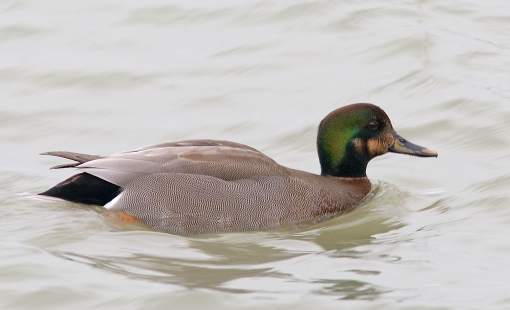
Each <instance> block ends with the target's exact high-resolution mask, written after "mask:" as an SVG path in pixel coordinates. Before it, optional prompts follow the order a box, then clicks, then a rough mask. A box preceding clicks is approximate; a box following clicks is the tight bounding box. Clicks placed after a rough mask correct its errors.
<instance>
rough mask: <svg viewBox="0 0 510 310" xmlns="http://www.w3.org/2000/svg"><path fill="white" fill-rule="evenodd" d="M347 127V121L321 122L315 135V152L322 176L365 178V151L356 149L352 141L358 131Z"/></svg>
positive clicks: (328, 119) (327, 119)
mask: <svg viewBox="0 0 510 310" xmlns="http://www.w3.org/2000/svg"><path fill="white" fill-rule="evenodd" d="M348 125H349V123H348V121H342V120H338V119H331V118H326V119H324V120H323V121H322V122H321V124H320V126H319V132H318V134H317V151H318V153H319V160H320V163H321V174H322V175H331V176H336V177H346V178H359V177H365V176H366V169H367V164H368V161H369V160H370V159H369V158H367V156H366V153H367V152H366V150H359V149H356V146H355V144H354V142H353V141H355V137H356V135H357V133H358V131H357V130H355V129H353V127H352V126H348ZM363 147H366V145H363ZM358 148H359V146H358Z"/></svg>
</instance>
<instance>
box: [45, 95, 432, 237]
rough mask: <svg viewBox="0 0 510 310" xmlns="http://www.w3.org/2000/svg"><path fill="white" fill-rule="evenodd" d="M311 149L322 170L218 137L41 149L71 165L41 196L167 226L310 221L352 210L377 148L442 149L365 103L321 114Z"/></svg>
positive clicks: (193, 230) (192, 229) (428, 153)
mask: <svg viewBox="0 0 510 310" xmlns="http://www.w3.org/2000/svg"><path fill="white" fill-rule="evenodd" d="M317 152H318V157H319V162H320V167H321V171H320V174H319V173H317V174H316V173H310V172H306V171H301V170H296V169H292V168H288V167H285V166H282V165H280V164H278V163H277V162H276V161H275V160H273V159H272V158H270V157H268V156H267V155H265V154H263V153H262V152H260V151H259V150H257V149H255V148H253V147H250V146H247V145H244V144H241V143H236V142H231V141H223V140H183V141H177V142H169V143H162V144H157V145H152V146H148V147H143V148H139V149H136V150H134V151H128V152H120V153H114V154H111V155H108V156H101V155H90V154H82V153H75V152H63V151H55V152H46V153H42V155H50V156H56V157H61V158H65V159H68V160H71V161H72V162H71V163H65V164H61V165H58V166H55V167H52V168H53V169H64V168H65V169H67V168H72V169H76V174H74V175H73V176H71V177H69V178H68V179H66V180H64V181H62V182H61V183H58V184H57V185H55V186H53V187H51V188H50V189H48V190H47V191H45V192H42V193H40V195H43V196H50V197H54V198H60V199H64V200H67V201H71V202H75V203H81V204H89V205H99V206H103V207H104V208H105V209H107V210H108V212H110V213H112V214H118V215H119V216H121V217H122V218H125V219H129V220H132V221H136V222H139V223H141V224H143V225H146V226H148V227H149V228H151V229H153V230H156V231H160V232H166V233H170V234H177V235H193V234H204V233H224V232H245V231H262V230H271V229H277V228H279V227H282V226H295V225H311V224H314V223H319V222H322V221H325V220H327V219H331V218H333V217H337V216H340V215H342V214H346V213H347V212H350V211H352V210H354V209H356V207H357V206H359V205H360V203H361V201H363V199H364V198H365V197H366V196H367V194H368V193H369V192H370V190H371V183H370V181H369V179H368V178H367V175H366V169H367V165H368V163H369V162H370V160H372V159H373V158H375V157H377V156H381V155H383V154H386V153H388V152H392V153H399V154H407V155H412V156H419V157H437V156H438V154H437V152H435V151H433V150H430V149H428V148H425V147H422V146H419V145H417V144H413V143H411V142H410V141H408V140H406V139H404V138H402V137H401V136H400V135H399V134H397V132H396V131H395V130H394V129H393V126H392V123H391V121H390V119H389V117H388V116H387V114H386V113H385V112H384V111H383V110H382V109H381V108H380V107H378V106H376V105H374V104H370V103H355V104H350V105H346V106H343V107H340V108H338V109H336V110H334V111H332V112H330V113H329V114H328V115H326V117H324V119H322V121H321V122H320V124H319V126H318V133H317Z"/></svg>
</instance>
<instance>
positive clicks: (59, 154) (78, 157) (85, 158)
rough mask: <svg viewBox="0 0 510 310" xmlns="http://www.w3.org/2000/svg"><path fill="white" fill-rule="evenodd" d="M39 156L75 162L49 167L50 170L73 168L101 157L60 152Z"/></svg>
mask: <svg viewBox="0 0 510 310" xmlns="http://www.w3.org/2000/svg"><path fill="white" fill-rule="evenodd" d="M41 155H49V156H56V157H62V158H65V159H69V160H73V161H75V163H69V164H62V165H57V166H54V167H51V168H50V169H61V168H73V167H76V166H78V165H81V164H83V163H86V162H88V161H91V160H96V159H100V158H102V156H98V155H89V154H81V153H74V152H62V151H56V152H45V153H41Z"/></svg>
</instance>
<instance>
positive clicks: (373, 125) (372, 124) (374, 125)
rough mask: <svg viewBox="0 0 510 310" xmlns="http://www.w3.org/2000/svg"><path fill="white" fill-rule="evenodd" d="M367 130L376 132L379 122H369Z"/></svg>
mask: <svg viewBox="0 0 510 310" xmlns="http://www.w3.org/2000/svg"><path fill="white" fill-rule="evenodd" d="M367 127H368V129H370V130H374V131H375V130H378V129H379V122H378V121H370V122H369V123H368V125H367Z"/></svg>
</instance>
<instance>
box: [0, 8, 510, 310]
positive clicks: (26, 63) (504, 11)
mask: <svg viewBox="0 0 510 310" xmlns="http://www.w3.org/2000/svg"><path fill="white" fill-rule="evenodd" d="M509 33H510V3H509V2H508V1H504V0H500V1H439V0H436V1H433V0H430V1H425V0H423V1H412V0H410V1H384V2H383V1H354V0H352V1H337V2H332V1H315V2H310V1H279V2H270V1H252V0H247V1H243V2H239V1H228V0H221V1H215V2H214V3H212V2H209V1H207V2H199V1H196V2H191V1H162V0H151V1H134V0H128V1H126V0H123V1H120V0H90V1H83V2H76V1H74V2H70V1H57V0H50V1H35V0H12V1H9V0H3V1H1V2H0V150H1V151H2V155H1V156H0V184H1V186H0V308H2V309H86V308H97V309H169V308H172V309H187V308H196V309H204V308H208V309H258V308H274V307H276V308H281V309H293V310H295V309H310V308H314V309H339V308H341V309H508V308H510V284H509V281H508V279H509V278H510V259H509V255H510V242H509V237H508V236H509V235H510V225H509V224H510V194H509V193H508V188H509V185H510V164H509V163H510V161H509V158H510V152H509V147H510V135H509V134H508V133H509V129H510V105H509V104H508V103H509V100H510V36H509ZM351 102H372V103H375V104H378V105H379V106H381V107H382V108H383V109H384V110H385V111H386V112H387V113H388V115H389V116H390V118H391V119H392V121H393V125H394V126H395V128H396V129H397V130H398V131H399V132H400V133H401V134H402V136H404V137H406V138H408V139H409V140H411V141H413V142H416V143H418V144H421V145H425V146H428V147H430V148H433V149H435V150H437V151H438V152H439V158H437V159H422V158H413V157H407V156H399V155H395V154H390V155H385V156H383V157H380V158H378V159H376V160H374V161H373V162H371V164H370V165H369V168H368V175H369V177H370V178H371V180H372V181H373V183H374V190H373V192H372V194H371V197H369V199H367V201H366V202H365V203H364V204H363V205H362V206H361V207H360V208H359V209H358V210H356V211H354V212H353V213H351V214H349V215H346V216H344V217H340V218H336V219H334V220H331V221H328V222H324V223H322V224H320V225H318V226H313V227H304V228H302V229H299V230H292V231H285V230H282V231H277V232H260V233H242V234H224V235H209V236H200V237H195V238H188V237H179V236H173V235H167V234H161V233H155V232H151V231H147V230H144V229H141V228H139V227H131V226H123V225H120V224H119V223H115V222H112V221H111V220H109V219H107V218H105V217H104V216H103V215H102V213H101V212H100V210H99V209H92V208H89V207H85V206H81V205H77V204H71V203H66V202H61V201H48V200H40V199H37V198H35V197H34V196H33V194H35V193H37V192H40V191H42V190H45V189H47V188H48V187H50V186H52V185H54V184H55V183H56V182H59V181H60V180H62V179H63V178H65V177H67V176H69V175H70V174H71V173H72V172H71V171H68V172H66V171H50V170H48V167H50V166H51V165H54V164H57V163H59V161H57V160H54V159H52V158H47V157H43V156H38V155H37V154H38V153H40V152H44V151H50V150H70V151H78V152H85V153H97V154H108V153H112V152H117V151H121V150H130V149H136V148H138V147H141V146H144V145H150V144H156V143H161V142H165V141H174V140H179V139H193V138H217V139H227V140H233V141H237V142H241V143H245V144H248V145H251V146H253V147H256V148H258V149H260V150H261V151H263V152H265V153H266V154H268V155H269V156H271V157H273V158H274V159H275V160H277V161H278V162H280V163H282V164H284V165H286V166H290V167H293V168H297V169H303V170H307V171H312V172H318V171H319V163H318V159H317V154H316V150H315V134H316V128H317V125H318V123H319V121H320V120H321V119H322V117H323V116H325V115H326V114H327V113H328V112H330V111H331V110H333V109H335V108H337V107H339V106H342V105H344V104H347V103H351Z"/></svg>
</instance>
